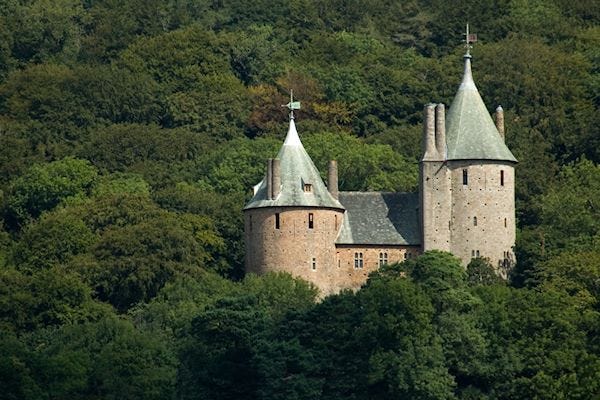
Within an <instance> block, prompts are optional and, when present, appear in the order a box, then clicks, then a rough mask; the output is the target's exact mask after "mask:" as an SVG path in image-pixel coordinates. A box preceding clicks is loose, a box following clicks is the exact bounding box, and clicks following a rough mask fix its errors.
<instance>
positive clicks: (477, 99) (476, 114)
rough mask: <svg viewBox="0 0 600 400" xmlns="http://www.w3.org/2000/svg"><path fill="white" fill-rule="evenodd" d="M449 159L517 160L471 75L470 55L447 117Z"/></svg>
mask: <svg viewBox="0 0 600 400" xmlns="http://www.w3.org/2000/svg"><path fill="white" fill-rule="evenodd" d="M446 144H447V147H448V157H447V159H448V160H501V161H512V162H516V161H517V160H516V159H515V157H514V156H513V154H512V153H511V152H510V150H509V149H508V147H506V144H505V143H504V140H503V139H502V137H500V134H499V133H498V130H497V129H496V125H495V124H494V121H492V117H491V116H490V114H489V113H488V111H487V108H486V107H485V104H484V103H483V100H482V99H481V96H480V95H479V91H478V90H477V87H476V86H475V82H474V81H473V76H472V74H471V56H470V55H465V72H464V75H463V79H462V82H461V84H460V87H459V88H458V92H457V93H456V96H455V97H454V100H453V101H452V105H451V106H450V111H449V112H448V116H447V118H446Z"/></svg>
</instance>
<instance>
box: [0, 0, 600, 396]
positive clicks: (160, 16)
mask: <svg viewBox="0 0 600 400" xmlns="http://www.w3.org/2000/svg"><path fill="white" fill-rule="evenodd" d="M598 10H599V9H598V7H593V6H591V5H590V2H589V1H584V0H571V1H566V0H552V1H541V0H535V1H524V0H499V1H497V0H494V1H491V0H477V1H475V0H468V1H465V2H462V3H460V4H455V3H453V2H447V1H440V0H432V1H421V0H409V1H403V2H398V1H388V0H362V1H359V0H332V1H328V2H323V1H314V0H287V1H283V0H275V1H265V0H257V1H253V2H235V1H207V0H206V1H205V0H203V1H192V0H167V1H157V0H132V1H127V2H122V1H116V0H94V1H84V2H77V1H74V0H57V1H48V0H30V1H18V0H5V1H3V2H0V202H1V204H2V219H1V220H0V222H1V223H2V226H3V227H2V228H0V330H2V332H3V333H2V337H1V339H0V381H1V382H2V393H0V398H3V399H4V398H7V399H56V398H61V399H62V398H73V399H90V400H91V399H98V398H107V399H117V398H144V399H155V398H156V399H163V398H183V399H196V398H257V399H339V398H342V397H343V398H347V399H351V400H357V399H373V398H392V397H393V398H418V399H444V398H447V399H451V398H460V399H500V398H511V399H521V398H523V399H534V398H544V399H564V398H569V399H591V398H597V397H598V393H600V388H599V387H598V382H600V361H599V357H600V344H599V343H598V340H597V338H598V337H600V331H599V329H598V327H599V326H600V316H599V315H600V314H599V311H600V310H599V307H598V304H600V303H599V302H598V300H599V299H598V296H599V293H598V281H599V279H600V278H599V277H598V254H597V253H598V252H597V248H598V247H599V245H600V236H599V233H598V221H600V215H599V214H598V205H597V204H596V203H597V199H598V198H600V189H599V188H600V182H598V177H599V176H600V171H599V170H598V162H600V150H599V149H600V141H599V140H600V139H599V138H600V123H599V122H598V112H597V109H598V104H599V102H598V93H600V79H598V76H600V74H599V73H598V72H600V67H599V65H600V53H599V52H598V49H599V48H600V46H599V43H600V31H599V30H598V25H599V24H598V21H599V20H600V14H599V11H598ZM467 20H469V21H471V22H472V23H473V25H472V26H471V29H472V30H473V31H474V32H477V33H478V34H479V42H478V43H477V44H475V46H474V49H473V50H472V54H473V56H474V63H475V64H474V66H475V68H474V74H475V80H476V82H477V84H478V87H479V89H480V91H481V93H482V96H483V98H484V100H485V101H486V104H487V105H488V107H489V109H490V110H492V109H493V108H495V106H496V105H497V104H502V106H503V107H504V109H505V120H506V140H507V144H508V145H509V147H510V148H511V150H512V151H513V152H514V154H515V156H516V157H517V158H518V159H519V164H518V165H517V166H516V173H517V181H516V182H517V187H516V201H517V203H516V204H517V216H518V223H519V231H518V243H517V247H516V249H515V252H516V255H517V262H518V263H517V266H516V268H515V269H514V270H513V274H512V277H511V285H512V287H509V286H506V285H503V284H499V283H498V281H497V277H496V275H495V274H493V272H492V271H491V270H490V268H489V266H488V265H486V263H485V261H484V260H481V259H474V260H473V261H472V262H471V264H470V265H469V266H468V267H467V269H466V270H465V269H464V268H463V266H461V265H460V263H459V262H458V260H457V259H455V258H453V257H452V256H451V255H449V254H445V253H440V252H430V253H426V254H424V255H423V256H421V257H419V258H416V259H412V260H409V261H407V262H405V263H402V264H398V265H391V266H386V267H384V268H382V269H381V270H380V271H378V272H377V273H376V274H373V275H372V276H371V277H370V280H369V282H368V284H367V285H365V287H363V288H362V289H361V290H360V291H358V292H356V293H351V292H344V293H341V294H339V295H334V296H329V297H327V298H325V299H318V300H316V299H315V295H316V293H315V289H314V288H313V287H311V286H310V285H308V284H307V283H306V282H302V281H300V280H296V279H293V278H291V277H290V276H288V275H284V274H274V275H266V276H261V277H257V276H247V277H244V276H243V275H244V274H243V258H244V244H243V218H242V212H241V209H242V207H243V205H244V202H245V201H246V200H247V199H248V197H249V195H250V194H249V193H250V188H251V187H252V186H253V185H255V184H256V183H257V182H258V181H260V179H261V178H262V177H263V176H264V171H265V165H264V162H265V159H267V158H269V157H273V156H274V155H275V154H276V152H277V149H278V148H279V146H280V145H281V139H282V138H283V135H284V134H285V132H286V127H287V113H286V111H285V110H283V109H281V107H280V105H281V104H285V103H287V101H289V100H288V98H289V93H290V90H293V92H294V96H295V98H297V99H298V100H299V101H301V102H302V109H301V110H299V111H298V113H297V124H298V130H299V132H300V134H301V136H302V139H303V142H304V143H305V145H306V148H307V150H308V152H309V154H310V155H311V157H312V158H313V160H314V161H315V164H316V165H317V167H318V168H319V170H320V171H322V172H323V174H325V171H326V163H327V161H329V160H330V159H337V160H338V162H339V177H340V187H341V188H342V189H343V190H390V191H414V190H415V188H416V186H417V164H416V161H417V160H418V159H419V157H420V152H421V150H420V136H421V130H422V127H421V120H422V117H421V113H422V107H423V105H424V104H426V103H428V102H430V101H435V102H444V103H446V104H449V103H450V101H451V99H452V96H453V95H454V93H455V91H456V87H457V85H458V82H459V80H460V73H461V63H460V55H461V53H462V52H463V50H461V49H459V48H458V47H459V45H458V44H459V43H460V40H461V39H462V37H461V32H463V30H464V23H465V21H467ZM290 27H293V29H291V28H290ZM244 136H247V137H244ZM250 138H252V139H250ZM73 157H78V158H73ZM228 278H229V279H228ZM230 279H233V280H230ZM515 287H521V288H519V289H516V288H515ZM523 287H526V288H523ZM113 306H114V307H116V311H117V312H119V313H120V317H119V318H116V317H115V316H114V313H115V310H114V309H113Z"/></svg>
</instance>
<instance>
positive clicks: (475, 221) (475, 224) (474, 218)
mask: <svg viewBox="0 0 600 400" xmlns="http://www.w3.org/2000/svg"><path fill="white" fill-rule="evenodd" d="M473 226H477V217H473Z"/></svg>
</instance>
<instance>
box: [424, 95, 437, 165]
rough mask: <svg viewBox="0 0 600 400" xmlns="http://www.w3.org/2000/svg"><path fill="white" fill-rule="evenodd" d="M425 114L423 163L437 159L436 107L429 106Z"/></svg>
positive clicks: (426, 107)
mask: <svg viewBox="0 0 600 400" xmlns="http://www.w3.org/2000/svg"><path fill="white" fill-rule="evenodd" d="M423 114H424V118H423V144H422V149H423V161H431V160H435V159H436V158H437V150H436V148H435V105H434V104H427V105H426V106H425V109H424V112H423Z"/></svg>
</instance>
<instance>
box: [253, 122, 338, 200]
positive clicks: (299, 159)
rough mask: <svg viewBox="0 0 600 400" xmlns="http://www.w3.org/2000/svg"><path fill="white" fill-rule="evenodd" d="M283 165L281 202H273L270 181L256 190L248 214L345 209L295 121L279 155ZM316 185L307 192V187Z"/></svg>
mask: <svg viewBox="0 0 600 400" xmlns="http://www.w3.org/2000/svg"><path fill="white" fill-rule="evenodd" d="M277 158H278V159H279V160H280V163H281V191H280V193H279V195H278V196H277V198H275V199H273V200H269V198H268V194H267V179H266V176H265V178H263V180H262V181H261V182H260V183H259V184H258V185H256V186H255V194H254V197H252V199H251V200H250V201H249V202H248V204H246V207H244V210H248V209H251V208H260V207H324V208H339V209H344V206H342V204H341V203H340V202H339V201H337V200H336V199H334V198H333V196H331V194H330V193H329V191H328V190H327V187H326V186H325V183H323V180H322V179H321V175H320V174H319V171H318V170H317V167H315V164H314V163H313V162H312V160H311V158H310V156H309V155H308V153H307V152H306V150H304V146H303V145H302V142H301V141H300V137H299V136H298V132H297V131H296V124H295V123H294V119H293V118H291V119H290V127H289V129H288V133H287V136H286V138H285V141H284V142H283V146H281V149H280V150H279V153H278V154H277ZM305 184H310V185H312V190H311V191H310V192H306V191H305V190H304V185H305Z"/></svg>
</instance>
